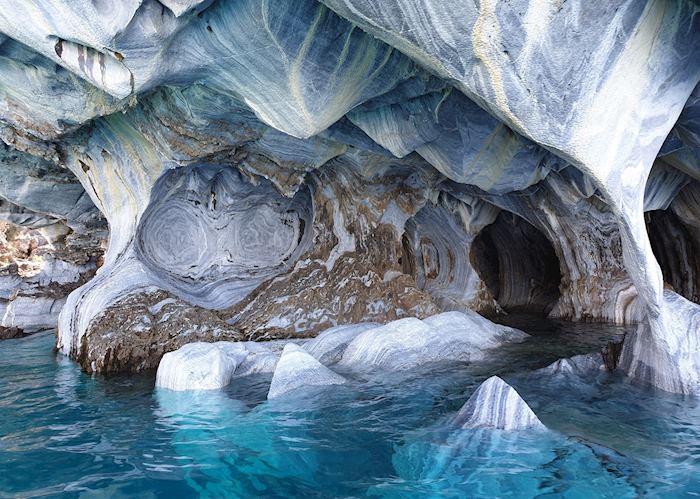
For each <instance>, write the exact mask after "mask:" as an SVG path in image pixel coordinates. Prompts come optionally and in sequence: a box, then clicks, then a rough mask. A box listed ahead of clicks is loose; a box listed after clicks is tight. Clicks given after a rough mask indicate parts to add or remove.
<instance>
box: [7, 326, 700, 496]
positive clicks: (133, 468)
mask: <svg viewBox="0 0 700 499" xmlns="http://www.w3.org/2000/svg"><path fill="white" fill-rule="evenodd" d="M508 322H509V323H511V324H513V325H516V326H519V327H521V328H522V329H524V330H526V331H528V332H530V333H532V334H533V337H532V338H531V339H530V340H528V341H526V342H524V343H522V344H514V345H508V346H506V347H503V348H501V349H499V350H498V351H497V352H496V353H495V355H493V356H491V357H490V358H489V359H488V361H487V362H483V363H481V364H478V365H471V366H456V365H454V366H440V367H432V368H426V369H424V370H422V371H416V372H411V373H401V374H387V373H383V374H382V373H375V374H371V375H365V376H363V377H362V378H360V377H358V376H353V377H352V383H351V384H350V385H348V386H343V387H333V388H331V389H319V390H317V391H311V392H308V393H306V394H305V395H304V396H303V397H300V398H298V399H294V400H277V401H274V402H271V403H270V402H267V401H266V400H265V395H266V392H267V388H268V385H269V381H270V377H269V376H255V377H250V378H248V379H241V380H236V381H235V382H234V384H233V385H232V386H230V387H228V388H227V389H226V390H224V391H221V392H216V391H214V392H200V393H177V392H169V391H162V390H154V389H153V376H152V375H139V376H112V377H109V378H102V377H89V376H86V375H84V374H82V373H81V372H80V371H79V369H78V368H77V367H76V366H75V364H73V363H72V362H70V361H67V360H66V359H65V358H62V357H61V356H58V357H57V356H56V355H55V354H54V353H53V350H52V346H53V337H52V336H51V335H46V334H43V335H39V336H32V337H28V338H22V339H18V340H7V341H4V342H2V343H0V372H1V373H2V377H1V378H0V469H2V471H3V473H1V474H0V496H2V495H5V494H9V495H12V494H21V495H55V494H64V495H68V496H82V495H100V496H105V495H108V496H111V497H119V496H138V497H198V496H201V497H222V496H226V497H250V496H255V495H259V496H267V497H270V496H272V497H290V496H298V495H307V496H314V497H318V496H370V497H406V496H416V497H425V496H428V495H433V496H436V495H440V496H442V497H451V496H454V497H458V496H462V497H464V496H465V495H468V496H470V497H474V496H483V497H493V496H502V495H506V494H511V495H513V496H520V497H523V496H524V497H528V496H537V495H548V494H551V495H554V496H561V495H565V496H567V497H594V496H601V495H603V496H610V497H637V496H639V495H640V494H641V495H645V494H648V495H654V496H666V497H671V496H683V495H687V494H695V493H700V483H699V480H698V479H697V478H696V477H697V476H698V471H700V431H699V430H698V428H697V425H696V422H697V421H698V420H699V417H700V407H699V404H698V400H697V399H694V398H685V399H684V398H681V397H676V396H672V395H667V394H663V393H660V392H655V391H652V390H650V389H646V388H642V387H638V386H635V385H632V384H630V383H628V382H627V381H626V380H625V379H624V378H622V377H620V376H618V375H609V374H607V373H604V372H601V373H593V374H592V375H591V377H590V378H589V379H568V380H567V379H562V378H559V379H551V378H546V377H543V376H542V375H541V374H539V373H534V374H533V371H534V370H536V369H538V368H540V367H544V366H546V365H547V364H549V363H551V362H552V361H554V360H556V359H557V358H560V357H563V356H571V355H574V354H578V353H584V352H588V351H592V350H596V349H598V348H599V346H600V345H602V344H604V343H605V342H607V341H608V340H610V339H614V338H616V337H618V336H620V335H621V334H622V333H623V332H624V329H621V328H614V327H609V326H602V325H594V324H581V325H574V324H566V323H552V322H543V321H532V320H530V319H527V318H523V317H509V318H508ZM495 373H497V374H499V375H501V376H502V377H503V378H504V379H505V380H506V381H508V382H509V383H511V384H512V385H513V386H514V387H515V388H516V389H517V390H518V391H519V392H520V394H521V395H522V396H523V398H524V399H525V400H526V401H527V402H528V403H529V404H530V406H531V407H532V408H533V410H535V412H536V413H537V415H538V416H539V417H540V419H541V420H542V421H543V422H544V423H545V425H547V426H548V427H549V428H550V429H551V430H552V431H550V432H546V433H536V432H534V433H524V434H523V433H507V432H498V431H486V430H480V431H474V430H459V429H455V428H454V427H452V426H451V425H450V420H451V419H452V417H453V416H454V414H455V412H456V411H457V410H458V409H459V407H460V406H461V405H462V404H463V403H464V401H465V400H466V399H467V398H468V397H469V395H470V394H471V393H472V392H473V390H474V389H475V387H476V386H477V385H478V383H480V382H481V381H482V380H483V379H484V378H486V377H488V376H490V375H492V374H495ZM344 374H345V375H350V373H344Z"/></svg>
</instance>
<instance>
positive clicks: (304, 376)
mask: <svg viewBox="0 0 700 499" xmlns="http://www.w3.org/2000/svg"><path fill="white" fill-rule="evenodd" d="M345 383H346V380H345V378H343V377H342V376H340V375H339V374H336V373H334V372H333V371H331V370H330V369H328V368H327V367H326V366H324V365H323V364H321V363H320V362H319V361H317V360H316V359H314V358H313V357H312V356H311V355H309V354H308V353H307V352H306V351H305V350H304V349H302V348H301V347H299V346H297V345H294V344H291V343H290V344H288V345H286V346H285V347H284V350H283V351H282V356H281V357H280V360H279V361H278V362H277V367H276V368H275V372H274V374H273V375H272V382H271V383H270V390H269V391H268V392H267V398H268V399H276V398H279V397H282V396H289V395H293V394H292V393H291V392H297V391H301V390H303V389H304V388H308V387H312V386H330V385H344V384H345Z"/></svg>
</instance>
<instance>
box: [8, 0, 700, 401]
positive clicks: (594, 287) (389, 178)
mask: <svg viewBox="0 0 700 499" xmlns="http://www.w3.org/2000/svg"><path fill="white" fill-rule="evenodd" d="M3 7H4V8H3V9H2V11H1V12H0V82H2V83H0V141H2V148H0V172H2V175H0V222H8V223H12V224H15V225H17V226H21V227H23V228H25V229H27V230H30V231H38V232H31V234H32V235H31V236H27V237H30V238H31V239H32V240H35V241H38V243H37V244H38V246H37V249H36V253H35V250H32V255H27V251H25V250H24V249H22V250H21V251H20V246H22V245H23V244H24V242H22V241H27V240H28V239H27V237H25V236H21V237H15V236H11V237H10V239H11V240H12V241H14V244H16V245H18V246H17V251H15V250H14V249H12V248H10V249H7V250H2V252H7V254H12V255H14V256H12V259H13V260H12V261H9V260H8V262H6V263H7V264H6V263H3V262H0V264H1V268H0V280H1V281H2V282H0V292H1V293H0V312H2V316H3V320H2V322H1V323H0V326H2V327H4V328H5V331H7V332H6V333H2V334H5V335H9V334H10V332H12V334H19V333H18V332H19V331H20V330H23V331H26V332H29V331H32V330H35V329H37V328H43V327H53V325H54V324H55V321H56V318H55V316H56V313H57V311H58V310H59V309H60V316H59V318H58V340H57V347H58V348H59V350H60V351H61V352H63V353H65V354H66V355H69V356H70V357H71V358H73V359H75V360H77V361H78V362H80V364H81V366H82V367H83V369H85V370H86V371H88V372H111V371H140V370H145V369H154V368H155V367H156V366H157V365H158V363H159V361H160V358H161V357H162V356H163V355H164V354H165V353H167V352H170V351H173V350H176V349H178V348H180V347H182V346H183V345H185V344H187V343H192V342H197V341H206V342H212V341H222V340H233V341H257V340H273V339H283V338H296V339H299V338H307V337H313V336H315V335H316V334H318V333H319V332H321V331H324V330H326V329H329V328H332V327H336V326H343V325H349V324H359V323H366V322H376V323H382V324H386V323H390V322H391V321H397V320H406V322H405V323H404V324H407V325H408V324H412V326H411V327H410V328H411V330H412V331H413V333H412V334H414V335H415V337H416V338H427V337H429V336H430V335H429V334H428V331H429V330H431V329H432V328H433V326H431V325H430V324H429V323H425V322H421V320H422V319H425V318H426V317H430V316H434V315H436V314H439V313H441V312H448V311H452V312H463V313H466V314H470V312H469V311H475V312H480V313H484V314H490V313H498V312H501V311H506V312H508V311H515V310H525V311H528V312H533V313H538V314H546V315H549V316H551V317H556V318H563V319H571V320H587V321H609V322H614V323H618V324H628V323H638V324H639V326H638V332H637V333H636V334H634V335H630V336H629V337H628V338H627V339H626V342H625V348H624V352H623V354H622V358H621V359H620V367H621V368H622V369H623V370H624V371H625V372H626V373H628V374H629V375H630V376H633V377H636V378H639V379H642V380H644V381H646V382H650V383H652V384H653V385H655V386H657V387H658V388H661V389H664V390H669V391H674V392H682V393H700V383H699V382H698V380H699V379H700V357H699V356H698V353H697V352H698V349H696V348H695V347H694V345H696V344H697V343H698V342H699V341H700V339H699V338H700V330H699V329H698V328H699V326H698V323H697V320H696V319H695V317H696V316H697V314H698V305H697V302H698V296H699V292H698V290H699V289H700V272H698V271H697V265H698V261H697V256H696V255H697V253H698V248H700V225H698V219H699V218H698V216H699V211H700V187H698V185H699V184H698V182H700V159H699V158H700V119H699V116H700V86H699V85H698V84H699V82H700V29H698V22H699V19H700V6H699V5H698V3H697V1H696V0H678V1H673V2H667V1H660V0H616V1H615V2H609V1H603V0H569V1H567V2H563V3H561V5H559V3H556V2H555V3H547V2H535V1H530V0H518V1H508V2H507V1H503V0H484V1H481V2H471V1H467V0H421V1H416V0H385V1H382V2H375V1H371V0H289V1H286V2H282V1H278V2H270V1H266V0H239V1H236V2H230V1H224V0H160V1H158V0H125V1H122V2H96V1H87V0H80V1H76V2H70V4H68V3H66V2H60V1H57V0H35V1H33V2H26V1H24V0H7V2H6V4H5V5H3ZM13 230H14V229H13ZM39 234H40V236H39ZM13 238H14V239H13ZM103 240H107V244H106V251H105V252H104V255H103V256H102V255H101V253H102V251H104V249H105V248H103V245H102V241H103ZM44 241H45V242H44ZM9 242H10V241H8V243H9ZM3 244H4V243H3ZM32 244H34V243H32ZM10 246H12V244H10ZM22 252H23V255H24V256H22V255H20V254H19V253H22ZM34 257H37V258H38V257H41V258H42V259H43V261H44V264H43V267H41V271H40V272H38V273H36V274H34V275H31V276H30V275H28V274H27V272H26V269H27V268H29V267H28V266H27V265H26V264H25V263H23V261H22V259H23V258H24V259H25V260H26V259H27V258H29V259H33V260H32V262H33V263H32V265H34V264H35V263H37V258H34ZM13 262H14V263H17V265H16V267H15V266H13ZM98 267H99V270H98V269H97V268H98ZM20 268H22V270H21V274H22V275H20ZM32 268H35V269H38V268H39V267H38V266H35V267H32ZM67 293H70V294H69V295H68V297H67V298H66V294H67ZM470 317H471V315H470ZM409 319H410V320H409ZM383 327H384V328H389V329H382V328H378V329H377V328H374V329H373V330H374V331H375V332H379V333H380V334H378V335H377V336H378V337H381V338H385V339H387V338H390V337H391V334H389V333H388V331H389V330H392V328H394V326H391V325H388V326H383ZM407 327H408V326H407ZM479 327H480V328H482V329H483V327H485V326H483V324H482V325H480V326H479ZM490 327H492V326H490ZM486 329H488V328H486ZM349 331H350V330H348V331H346V333H345V335H346V336H347V337H349V336H351V335H352V334H351V333H350V332H349ZM370 331H371V330H367V331H364V332H362V333H359V334H358V335H357V336H356V337H355V338H354V339H353V340H352V341H351V342H350V344H349V345H348V350H346V351H350V352H352V351H354V350H355V347H352V348H351V346H352V344H353V343H356V342H358V341H360V339H363V338H364V339H363V340H362V341H367V342H368V343H367V344H369V343H370V342H369V340H368V334H369V333H370ZM452 334H453V333H450V335H452ZM330 337H332V335H330V334H329V335H328V338H329V340H328V341H330ZM344 338H345V336H344ZM336 340H337V342H338V343H337V345H336V346H334V347H333V348H332V349H330V350H327V351H325V349H326V348H327V346H323V347H322V346H317V348H319V349H321V350H324V353H322V354H321V353H318V352H317V355H329V359H331V358H332V359H335V358H337V356H338V355H339V354H338V353H337V352H338V350H339V349H341V348H342V345H343V344H344V341H345V339H342V341H341V338H340V337H339V336H338V337H337V338H336V339H335V340H333V341H336ZM377 341H380V342H381V341H384V340H377ZM416 341H418V340H416ZM421 341H424V340H420V341H418V343H420V342H421ZM418 343H417V344H418ZM320 344H321V343H319V345H320ZM329 345H330V344H329ZM356 346H357V345H356ZM481 347H485V346H484V345H481ZM481 347H478V348H481ZM328 348H330V347H329V346H328ZM382 348H383V347H382ZM478 348H477V347H474V348H472V350H470V351H469V355H470V356H474V355H477V354H478V352H477V350H478ZM389 350H390V349H389ZM389 350H387V351H389ZM438 350H440V349H438ZM319 352H320V350H319ZM273 355H274V354H271V353H269V352H264V351H263V350H261V351H260V352H259V358H260V363H259V364H258V367H255V368H254V369H258V368H260V369H269V368H270V366H271V365H272V364H273V363H274V362H275V358H274V356H273ZM411 355H413V354H411ZM455 355H456V354H455ZM460 355H466V351H464V352H462V353H461V354H460ZM414 357H415V356H414ZM448 357H449V356H448ZM251 358H252V357H251ZM348 358H349V357H348ZM440 358H442V357H440V355H436V356H435V359H440ZM265 359H266V360H265ZM344 359H345V354H343V358H342V359H340V362H341V363H343V362H346V361H345V360H344ZM414 360H415V359H414ZM347 362H350V361H349V360H348V361H347ZM411 362H413V361H410V362H409V361H407V363H411ZM244 364H245V362H244ZM263 365H264V366H266V367H262V366H263ZM251 369H252V367H251Z"/></svg>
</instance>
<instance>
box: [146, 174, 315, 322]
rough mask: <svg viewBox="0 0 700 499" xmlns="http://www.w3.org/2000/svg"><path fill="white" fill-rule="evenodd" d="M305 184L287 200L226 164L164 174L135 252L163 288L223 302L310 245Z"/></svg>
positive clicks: (204, 302)
mask: <svg viewBox="0 0 700 499" xmlns="http://www.w3.org/2000/svg"><path fill="white" fill-rule="evenodd" d="M310 221H311V200H310V196H309V195H308V191H304V192H300V193H299V194H297V195H296V196H295V197H294V198H292V199H288V198H285V197H283V196H282V195H280V194H279V193H278V192H277V191H276V190H275V189H274V188H273V187H272V185H271V184H270V183H269V182H268V181H266V180H262V181H260V183H259V184H258V185H253V184H251V183H249V182H247V181H246V180H245V179H244V178H243V177H242V176H241V174H240V173H239V172H238V171H237V170H235V169H233V168H230V167H226V166H212V165H200V166H193V167H187V168H181V169H177V170H171V171H169V172H168V173H166V174H165V175H164V176H163V178H161V179H160V180H159V181H158V182H157V183H156V185H155V187H154V189H153V192H152V196H151V204H150V205H149V207H148V209H147V210H146V212H145V213H144V216H143V218H142V220H141V223H140V225H139V229H138V233H137V238H136V248H137V254H138V256H139V258H140V259H141V260H142V261H143V262H144V263H145V264H146V265H147V266H148V267H149V269H150V270H151V271H153V273H154V274H155V275H156V276H157V277H158V278H159V280H160V281H162V284H163V286H164V287H165V288H167V289H170V290H171V291H173V292H175V293H177V294H179V295H180V296H182V297H183V298H184V299H187V300H189V301H191V302H193V303H195V304H198V305H201V306H205V307H208V308H223V307H226V306H229V305H231V304H233V303H235V302H237V301H239V300H240V299H242V298H243V297H244V296H245V295H246V294H247V293H248V292H250V291H251V290H252V289H253V288H254V287H255V286H257V285H258V284H259V283H260V282H262V281H263V280H264V279H266V278H268V277H271V276H274V275H276V274H278V273H279V272H281V271H282V270H283V269H284V268H285V267H286V266H287V265H289V264H290V263H292V262H293V261H294V260H295V259H296V258H297V257H298V256H299V255H300V254H301V253H302V252H303V250H304V249H305V248H306V247H307V246H308V242H309V241H310V239H311V238H310V236H307V235H306V232H307V231H306V230H305V228H306V227H311V223H310Z"/></svg>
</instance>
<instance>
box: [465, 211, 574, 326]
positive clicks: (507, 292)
mask: <svg viewBox="0 0 700 499" xmlns="http://www.w3.org/2000/svg"><path fill="white" fill-rule="evenodd" d="M470 258H471V262H472V266H473V267H474V268H475V269H476V271H477V273H478V274H479V277H481V279H482V281H484V283H485V284H486V286H487V288H488V289H489V291H490V292H491V294H492V295H493V297H494V298H495V299H496V301H497V302H498V304H499V305H500V306H501V307H502V308H503V309H504V310H505V311H507V312H526V313H534V314H541V315H547V314H548V313H549V311H550V310H551V309H552V307H554V304H555V303H556V301H557V299H558V298H559V294H560V293H559V283H560V282H561V272H560V270H559V259H558V258H557V255H556V252H555V251H554V248H553V247H552V245H551V243H550V242H549V240H548V239H547V238H546V237H545V235H544V234H542V232H540V231H539V230H538V229H537V228H535V227H534V226H533V225H531V224H530V223H528V222H526V221H525V220H524V219H522V218H520V217H518V216H516V215H514V214H513V213H509V212H506V211H502V212H501V213H500V214H499V215H498V217H497V218H496V221H495V222H494V223H493V224H491V225H489V226H487V227H486V228H484V229H483V230H482V231H481V232H480V233H479V234H478V235H477V237H476V238H475V239H474V242H473V244H472V249H471V254H470Z"/></svg>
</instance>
